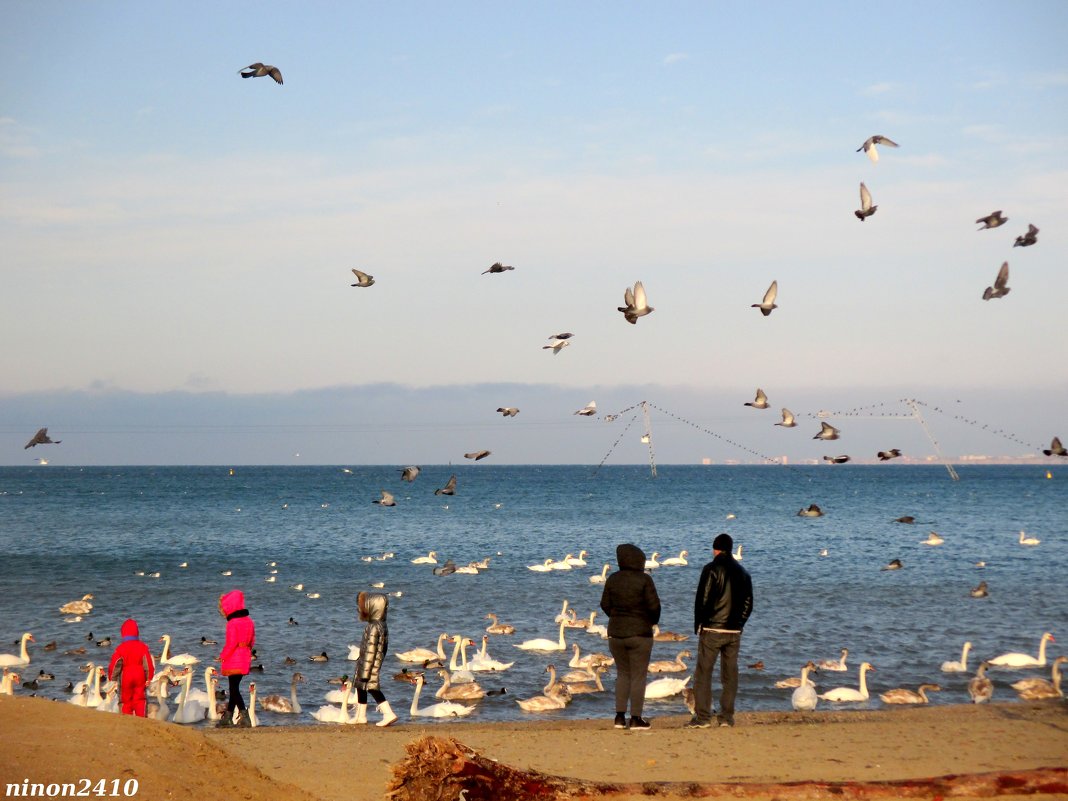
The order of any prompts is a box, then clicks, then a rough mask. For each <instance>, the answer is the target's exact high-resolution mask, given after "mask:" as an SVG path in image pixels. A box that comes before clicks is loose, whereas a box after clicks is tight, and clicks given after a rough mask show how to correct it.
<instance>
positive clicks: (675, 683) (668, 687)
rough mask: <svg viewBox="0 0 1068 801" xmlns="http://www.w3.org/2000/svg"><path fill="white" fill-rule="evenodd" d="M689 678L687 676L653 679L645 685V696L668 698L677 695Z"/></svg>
mask: <svg viewBox="0 0 1068 801" xmlns="http://www.w3.org/2000/svg"><path fill="white" fill-rule="evenodd" d="M689 680H690V677H689V676H686V677H685V678H682V679H655V680H654V681H651V682H649V683H648V684H646V685H645V697H646V698H647V699H648V698H670V697H671V696H673V695H678V694H679V693H681V692H682V691H683V689H684V688H685V687H686V684H687V682H689Z"/></svg>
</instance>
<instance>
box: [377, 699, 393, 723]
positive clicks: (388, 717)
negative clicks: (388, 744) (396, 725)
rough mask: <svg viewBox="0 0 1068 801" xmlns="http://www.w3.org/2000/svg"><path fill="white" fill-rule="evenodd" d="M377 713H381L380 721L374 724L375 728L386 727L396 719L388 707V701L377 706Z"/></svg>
mask: <svg viewBox="0 0 1068 801" xmlns="http://www.w3.org/2000/svg"><path fill="white" fill-rule="evenodd" d="M378 711H379V712H381V713H382V720H380V721H378V723H376V724H375V725H376V726H388V725H389V724H390V723H392V722H393V721H395V720H396V719H397V716H396V715H395V714H393V708H392V707H391V706H390V705H389V701H383V702H382V703H380V704H379V705H378Z"/></svg>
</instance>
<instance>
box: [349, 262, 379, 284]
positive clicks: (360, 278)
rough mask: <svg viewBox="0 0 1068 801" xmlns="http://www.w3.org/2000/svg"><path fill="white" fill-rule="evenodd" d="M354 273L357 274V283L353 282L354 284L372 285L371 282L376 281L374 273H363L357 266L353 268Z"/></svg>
mask: <svg viewBox="0 0 1068 801" xmlns="http://www.w3.org/2000/svg"><path fill="white" fill-rule="evenodd" d="M352 274H353V275H355V276H356V283H355V284H352V286H371V284H373V283H374V282H375V277H374V276H373V275H368V274H367V273H361V272H360V271H359V270H357V269H356V268H355V267H353V268H352Z"/></svg>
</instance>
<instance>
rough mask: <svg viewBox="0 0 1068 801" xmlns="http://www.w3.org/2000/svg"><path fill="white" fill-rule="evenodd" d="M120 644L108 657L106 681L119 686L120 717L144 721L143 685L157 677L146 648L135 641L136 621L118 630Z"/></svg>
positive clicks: (136, 636) (139, 641)
mask: <svg viewBox="0 0 1068 801" xmlns="http://www.w3.org/2000/svg"><path fill="white" fill-rule="evenodd" d="M119 633H120V634H121V635H122V642H121V643H119V647H118V648H116V649H115V652H114V653H113V654H112V655H111V662H110V664H108V679H110V680H112V681H115V682H118V684H119V699H120V701H121V704H122V714H124V715H137V716H138V717H141V718H143V717H145V685H147V684H148V682H150V681H151V680H152V677H153V676H155V675H156V665H155V663H154V662H153V661H152V654H151V652H149V650H148V646H147V645H145V644H144V643H143V642H141V640H139V639H138V637H139V636H140V631H139V630H138V628H137V621H136V620H134V619H133V618H130V619H128V620H126V621H124V622H123V624H122V627H121V628H120V629H119Z"/></svg>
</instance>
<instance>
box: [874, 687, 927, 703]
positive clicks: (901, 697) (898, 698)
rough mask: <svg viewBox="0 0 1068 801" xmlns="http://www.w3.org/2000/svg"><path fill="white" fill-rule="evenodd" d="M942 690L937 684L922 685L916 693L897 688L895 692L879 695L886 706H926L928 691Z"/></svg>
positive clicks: (889, 691) (890, 691) (904, 688)
mask: <svg viewBox="0 0 1068 801" xmlns="http://www.w3.org/2000/svg"><path fill="white" fill-rule="evenodd" d="M941 689H942V688H941V687H939V686H938V685H937V684H921V685H920V686H919V687H917V688H916V690H915V691H913V690H909V689H908V688H906V687H896V688H895V689H893V690H887V691H886V692H885V693H879V698H881V699H882V701H883V703H884V704H926V703H927V691H928V690H931V691H932V692H934V691H940V690H941Z"/></svg>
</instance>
